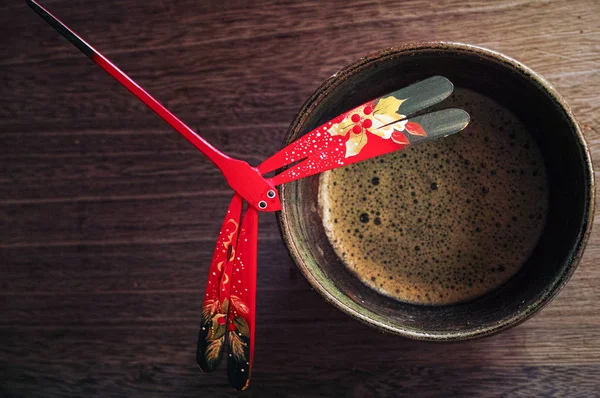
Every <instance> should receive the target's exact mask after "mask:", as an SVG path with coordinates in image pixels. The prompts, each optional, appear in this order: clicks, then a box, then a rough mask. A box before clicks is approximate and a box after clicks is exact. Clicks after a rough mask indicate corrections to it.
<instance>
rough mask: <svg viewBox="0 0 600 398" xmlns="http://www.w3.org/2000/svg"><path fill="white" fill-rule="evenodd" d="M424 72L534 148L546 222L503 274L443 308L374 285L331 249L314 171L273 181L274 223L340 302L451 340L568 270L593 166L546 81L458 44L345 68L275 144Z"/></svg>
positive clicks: (483, 327) (589, 211)
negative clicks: (502, 120) (513, 121)
mask: <svg viewBox="0 0 600 398" xmlns="http://www.w3.org/2000/svg"><path fill="white" fill-rule="evenodd" d="M433 75H442V76H446V77H448V78H449V79H450V80H451V81H452V82H453V83H454V84H455V86H456V87H464V88H468V89H471V90H474V91H477V92H479V93H482V94H484V95H486V96H488V97H490V98H492V99H494V100H496V101H497V102H499V103H500V104H502V105H503V106H505V107H506V108H507V109H509V110H510V111H512V112H513V113H514V114H516V115H517V116H518V117H519V118H520V119H521V121H522V122H523V123H524V124H525V125H526V126H527V128H528V130H529V132H530V133H531V135H532V136H533V137H534V139H535V140H536V142H537V144H538V146H539V148H540V149H541V152H542V155H543V158H544V162H545V166H546V169H547V173H548V179H549V186H550V188H549V212H548V216H547V222H546V226H545V228H544V231H543V233H542V236H541V238H540V240H539V242H538V244H537V246H536V249H535V250H534V252H533V254H532V255H531V256H530V258H529V259H528V261H527V262H526V263H525V264H524V265H523V267H522V269H521V270H520V271H519V272H518V273H517V274H516V275H515V276H514V277H513V278H512V279H511V280H510V281H509V282H507V283H506V284H504V285H503V286H502V287H500V288H498V289H496V290H493V291H491V292H489V293H488V294H486V295H484V296H482V297H480V298H478V299H475V300H472V301H469V302H466V303H460V304H454V305H448V306H419V305H412V304H406V303H401V302H398V301H396V300H393V299H391V298H389V297H386V296H384V295H381V294H379V293H377V292H376V291H374V290H372V289H370V288H369V287H367V286H366V285H364V284H363V283H362V282H360V281H359V280H358V279H357V278H356V277H355V276H354V274H353V273H351V272H350V271H349V270H348V269H347V268H346V267H345V266H344V264H343V263H342V262H341V261H340V259H339V258H338V257H337V256H336V254H335V252H334V251H333V248H332V247H331V245H330V243H329V241H328V239H327V237H326V235H325V232H324V228H323V224H322V221H321V217H320V215H319V210H318V207H319V206H318V186H319V184H318V182H319V177H318V176H315V177H310V178H306V179H303V180H300V181H296V182H292V183H289V184H286V185H284V186H283V187H282V188H281V192H280V193H281V200H282V206H283V209H282V211H281V213H280V214H279V216H278V222H279V226H280V229H281V234H282V236H283V238H284V240H285V243H286V245H287V247H288V249H289V251H290V253H291V256H292V258H293V259H294V261H295V262H296V264H297V265H298V267H299V268H300V270H301V271H302V272H303V273H304V275H305V277H306V278H307V279H308V281H309V282H310V284H311V285H312V286H313V287H314V288H315V289H316V290H317V291H318V292H319V293H320V294H322V295H323V297H325V298H326V299H327V300H328V301H329V302H331V303H332V304H333V305H335V306H336V307H338V308H339V309H340V310H342V311H344V312H345V313H347V314H348V315H350V316H352V317H354V318H356V319H358V320H360V321H362V322H365V323H367V324H369V325H371V326H374V327H376V328H378V329H380V330H384V331H388V332H392V333H395V334H398V335H401V336H405V337H410V338H415V339H422V340H437V341H451V340H462V339H469V338H475V337H480V336H485V335H489V334H492V333H496V332H499V331H501V330H503V329H506V328H508V327H511V326H514V325H517V324H519V323H521V322H523V321H524V320H526V319H527V318H529V317H530V316H532V315H533V314H535V313H536V312H537V311H539V310H540V309H542V308H543V307H544V306H545V305H546V304H548V303H549V302H550V301H551V300H552V299H553V298H554V297H555V296H556V294H557V293H558V292H559V291H560V289H561V288H562V287H563V286H564V285H565V284H566V283H567V281H568V280H569V278H570V277H571V275H572V274H573V272H574V271H575V268H576V267H577V264H578V262H579V260H580V258H581V255H582V253H583V250H584V247H585V244H586V242H587V240H588V237H589V234H590V230H591V227H592V219H593V210H594V209H593V207H594V174H593V168H592V163H591V158H590V153H589V150H588V147H587V144H586V142H585V139H584V137H583V134H582V133H581V130H580V129H579V127H578V125H577V123H576V121H575V120H574V118H573V115H572V113H571V111H570V109H569V107H568V106H567V104H566V103H565V101H564V100H563V99H562V98H561V97H560V96H559V95H558V94H557V93H556V91H555V90H554V89H553V88H552V87H551V86H550V84H549V83H548V82H546V81H545V80H544V79H543V78H541V77H540V76H539V75H537V74H536V73H535V72H533V71H532V70H531V69H529V68H527V67H526V66H524V65H522V64H520V63H519V62H517V61H515V60H513V59H511V58H508V57H506V56H504V55H502V54H499V53H497V52H494V51H490V50H487V49H483V48H479V47H475V46H470V45H465V44H458V43H445V42H435V43H418V44H409V45H405V46H401V47H396V48H391V49H388V50H385V51H381V52H379V53H377V54H374V55H371V56H368V57H365V58H362V59H360V60H358V61H357V62H355V63H353V64H351V65H349V66H347V67H345V68H344V69H342V70H340V71H339V72H338V73H336V74H335V75H333V76H332V77H331V78H329V79H328V80H327V81H326V82H325V83H323V84H322V85H321V86H320V87H319V88H318V89H317V91H316V92H315V93H314V94H313V95H312V96H311V97H310V98H309V99H308V101H307V102H306V103H305V104H304V106H303V107H302V109H301V110H300V112H299V113H298V115H297V117H296V118H295V120H294V121H293V123H292V124H291V126H290V128H289V131H288V133H287V136H286V138H285V142H284V146H285V145H287V144H288V143H290V142H292V141H294V140H296V139H297V138H299V137H300V136H302V135H303V134H305V133H307V132H308V131H310V130H312V129H313V128H315V127H317V126H318V125H320V124H321V123H323V122H325V121H327V120H329V119H331V118H332V117H334V116H336V115H338V114H340V113H341V112H343V111H346V110H348V109H351V108H353V107H355V106H357V105H360V104H361V103H364V102H366V101H368V100H370V99H372V98H375V97H378V96H380V95H383V94H385V93H388V92H391V91H393V90H396V89H398V88H401V87H404V86H406V85H408V84H410V83H412V82H415V81H419V80H423V79H425V78H427V77H430V76H433ZM466 110H467V111H468V109H466Z"/></svg>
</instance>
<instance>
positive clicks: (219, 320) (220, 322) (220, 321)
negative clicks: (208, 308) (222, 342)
mask: <svg viewBox="0 0 600 398" xmlns="http://www.w3.org/2000/svg"><path fill="white" fill-rule="evenodd" d="M225 319H226V318H225V317H224V316H220V317H218V318H217V322H218V323H219V325H225Z"/></svg>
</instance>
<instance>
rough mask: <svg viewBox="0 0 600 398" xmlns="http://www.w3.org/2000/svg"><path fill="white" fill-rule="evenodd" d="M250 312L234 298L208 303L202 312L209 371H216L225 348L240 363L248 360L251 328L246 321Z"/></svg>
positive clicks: (205, 352)
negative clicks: (213, 369) (226, 347)
mask: <svg viewBox="0 0 600 398" xmlns="http://www.w3.org/2000/svg"><path fill="white" fill-rule="evenodd" d="M249 313H250V309H249V308H248V306H247V305H246V304H245V303H244V302H243V301H242V300H241V299H240V298H239V297H237V296H234V295H231V296H230V297H229V299H227V298H226V299H224V300H223V302H222V303H220V302H219V301H218V300H208V301H206V302H205V303H204V308H203V310H202V325H205V327H206V331H207V333H206V336H205V341H206V344H207V346H206V348H205V350H204V358H203V359H204V362H205V363H206V364H207V365H208V367H209V368H216V366H217V365H218V363H219V362H220V359H221V355H222V352H223V349H224V347H225V345H228V346H229V352H230V354H231V355H232V356H234V357H235V359H236V360H237V361H238V362H243V363H245V362H247V361H248V358H249V344H248V341H249V339H250V327H249V326H248V322H247V321H246V319H245V318H246V317H248V316H249Z"/></svg>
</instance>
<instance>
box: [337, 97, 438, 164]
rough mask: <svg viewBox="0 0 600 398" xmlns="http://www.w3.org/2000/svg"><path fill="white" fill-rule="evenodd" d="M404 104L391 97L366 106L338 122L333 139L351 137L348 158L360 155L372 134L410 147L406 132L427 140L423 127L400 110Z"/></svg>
mask: <svg viewBox="0 0 600 398" xmlns="http://www.w3.org/2000/svg"><path fill="white" fill-rule="evenodd" d="M404 101H406V99H398V98H395V97H392V96H390V97H386V98H382V99H380V100H377V101H373V102H369V103H366V104H364V105H362V106H360V107H358V108H355V109H353V110H352V111H350V112H348V113H345V114H342V115H341V116H339V117H338V118H336V119H334V123H333V124H332V125H331V126H330V127H329V129H328V130H327V131H328V132H329V134H330V135H332V136H343V137H347V140H346V152H345V157H346V158H348V157H350V156H356V155H358V154H359V153H360V151H361V150H362V149H363V148H364V147H365V145H367V142H368V139H369V134H374V135H377V136H379V137H381V138H384V139H386V140H388V139H390V140H392V141H393V142H395V143H397V144H400V145H408V143H409V142H408V139H407V138H406V136H405V135H404V134H403V132H407V133H409V134H411V135H418V136H423V137H426V136H427V133H426V132H425V130H424V129H423V127H422V126H421V125H419V124H418V123H415V122H411V121H409V120H408V119H406V116H405V115H401V114H399V113H398V108H399V107H400V105H402V103H403V102H404ZM399 120H400V121H399Z"/></svg>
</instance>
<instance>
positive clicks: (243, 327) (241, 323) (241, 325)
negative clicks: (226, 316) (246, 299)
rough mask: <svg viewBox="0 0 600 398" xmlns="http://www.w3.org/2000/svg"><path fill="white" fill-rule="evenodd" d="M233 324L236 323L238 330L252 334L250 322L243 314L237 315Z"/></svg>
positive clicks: (245, 334)
mask: <svg viewBox="0 0 600 398" xmlns="http://www.w3.org/2000/svg"><path fill="white" fill-rule="evenodd" d="M233 324H234V325H235V327H236V329H237V331H238V332H239V333H241V334H242V335H244V336H250V327H249V326H248V322H246V320H245V319H244V318H242V317H241V316H236V317H235V319H234V320H233Z"/></svg>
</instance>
